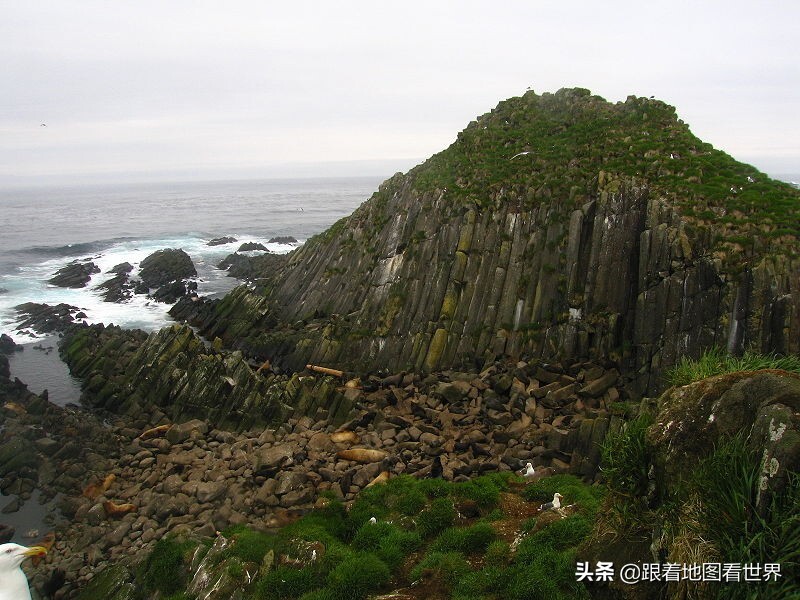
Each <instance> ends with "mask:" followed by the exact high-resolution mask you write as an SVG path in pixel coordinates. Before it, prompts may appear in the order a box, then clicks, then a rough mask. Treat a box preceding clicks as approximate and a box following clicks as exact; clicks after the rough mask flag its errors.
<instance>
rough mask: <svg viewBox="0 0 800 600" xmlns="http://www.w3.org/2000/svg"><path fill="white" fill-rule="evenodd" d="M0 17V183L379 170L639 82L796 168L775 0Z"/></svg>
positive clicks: (694, 117)
mask: <svg viewBox="0 0 800 600" xmlns="http://www.w3.org/2000/svg"><path fill="white" fill-rule="evenodd" d="M0 15H1V16H0V53H1V54H0V185H15V184H20V183H25V184H27V183H35V182H63V181H97V180H105V181H108V180H115V179H118V180H127V179H141V180H147V179H170V178H172V179H187V178H188V179H195V178H200V179H215V178H227V177H261V176H266V177H269V176H297V175H334V174H343V175H354V174H384V173H386V174H390V173H392V172H394V171H397V170H406V169H408V168H410V167H411V166H413V165H414V164H416V163H417V162H419V161H420V160H423V159H424V158H427V157H428V156H429V155H430V154H432V153H434V152H437V151H439V150H441V149H443V148H445V147H446V146H448V145H449V144H450V143H451V142H452V141H453V140H454V139H455V136H456V134H457V132H458V131H460V130H461V129H463V128H464V127H465V126H466V125H467V123H468V122H469V121H470V120H472V119H474V118H475V117H476V116H478V115H479V114H482V113H484V112H486V111H488V110H490V109H491V108H493V107H494V106H495V105H496V104H497V102H499V101H500V100H502V99H504V98H507V97H510V96H515V95H519V94H522V93H524V92H525V90H526V88H528V87H531V88H532V89H534V90H535V91H537V92H540V93H541V92H545V91H555V90H557V89H559V88H561V87H571V86H579V87H586V88H589V89H590V90H592V92H594V93H595V94H599V95H601V96H603V97H604V98H606V99H608V100H614V101H616V100H624V99H625V97H626V96H627V95H629V94H636V95H642V96H651V95H655V96H656V97H657V98H659V99H661V100H664V101H666V102H668V103H670V104H673V105H675V106H676V107H677V109H678V114H679V116H680V117H681V118H683V119H684V121H686V122H688V123H689V124H690V126H691V127H692V130H693V131H694V133H695V134H697V135H698V136H699V137H701V138H702V139H704V140H705V141H708V142H711V143H712V144H714V146H716V147H717V148H721V149H723V150H725V151H727V152H728V153H730V154H732V155H733V156H734V157H736V158H738V159H740V160H744V161H746V162H751V163H753V164H755V165H756V166H757V167H759V168H761V169H762V170H765V171H767V172H769V173H773V174H774V173H796V172H800V143H798V139H800V116H798V108H799V107H800V59H798V56H800V54H798V51H797V38H798V24H800V3H799V2H790V1H789V0H785V1H782V0H776V1H774V2H773V1H770V2H752V1H748V2H742V1H736V0H734V1H731V0H727V1H716V0H714V1H697V0H694V1H691V2H689V1H681V0H672V1H670V2H661V1H651V2H641V1H636V2H633V1H630V2H627V1H626V2H621V1H613V0H608V1H606V2H594V1H584V2H576V1H565V0H560V1H552V2H549V1H548V2H545V1H537V0H528V1H525V2H503V1H501V0H494V1H492V2H484V1H474V2H469V1H460V2H437V1H435V0H428V1H425V2H421V1H416V0H404V1H403V2H392V3H389V2H381V1H379V0H370V1H347V0H339V1H338V2H330V1H325V2H323V1H319V2H312V1H302V0H295V1H293V2H285V1H284V2H274V1H272V0H260V1H254V2H244V1H235V0H234V1H229V2H224V3H223V2H204V1H199V0H192V1H178V0H168V1H164V0H159V1H157V2H151V1H149V0H137V1H135V2H133V1H122V0H117V1H108V0H102V1H93V0H73V1H67V0H61V1H53V0H11V1H9V0H0ZM41 123H45V124H46V125H47V126H46V127H42V126H41ZM361 161H364V162H361Z"/></svg>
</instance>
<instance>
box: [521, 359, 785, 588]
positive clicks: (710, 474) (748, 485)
mask: <svg viewBox="0 0 800 600" xmlns="http://www.w3.org/2000/svg"><path fill="white" fill-rule="evenodd" d="M760 358H761V359H763V358H764V357H760ZM745 364H762V362H761V360H760V359H755V358H752V357H751V359H750V361H745ZM714 372H716V370H714ZM650 423H651V421H650V420H649V419H648V418H647V417H645V416H641V417H639V418H637V419H635V420H634V421H631V422H629V423H628V424H627V427H626V428H625V429H623V430H622V431H621V432H619V433H617V434H614V435H609V436H608V437H607V438H606V441H605V443H604V446H603V466H602V469H603V473H604V475H605V478H606V483H607V485H608V495H607V498H606V502H605V503H604V506H603V510H602V511H601V512H600V513H599V515H600V518H599V522H598V524H597V526H596V528H595V532H594V534H598V533H605V534H611V536H612V537H613V538H616V539H621V540H624V541H627V542H629V543H637V542H642V541H645V543H646V544H648V545H649V543H650V541H651V536H652V534H653V532H661V539H660V540H659V543H660V544H661V546H662V548H664V549H665V551H668V552H669V556H668V557H667V560H668V561H670V562H676V563H687V564H688V563H695V564H701V563H703V562H729V563H740V564H760V565H764V564H766V563H779V564H780V565H781V573H782V577H781V579H780V580H778V581H777V582H770V583H769V585H768V587H764V585H759V586H758V587H752V586H750V587H748V586H745V585H741V584H737V583H730V584H720V585H717V586H715V587H714V588H713V589H709V590H707V591H706V592H704V593H706V595H704V596H703V597H709V598H712V597H716V598H719V599H722V598H726V599H727V598H756V597H758V598H795V597H798V594H800V585H799V584H798V581H800V514H798V512H797V506H798V503H799V502H800V476H798V475H797V474H791V475H790V477H789V481H788V485H787V488H786V490H784V492H782V493H781V494H780V495H775V496H773V497H772V498H771V500H770V505H769V506H767V507H761V508H759V507H758V505H757V500H758V497H759V493H760V492H759V480H760V475H761V456H760V452H756V451H754V450H752V449H751V448H749V447H748V445H747V440H746V439H745V438H744V436H742V435H738V436H734V437H731V438H727V439H726V440H724V441H723V442H721V443H720V444H718V445H717V446H716V447H715V448H714V451H713V452H712V453H711V454H709V455H708V456H706V457H705V458H703V459H702V460H700V462H699V464H697V465H696V466H694V467H693V468H690V469H688V470H687V472H686V473H685V474H684V475H683V476H682V477H681V478H680V480H679V481H677V482H673V484H672V486H671V487H670V489H669V490H662V494H664V497H660V498H655V497H652V494H650V492H651V491H652V490H651V489H650V486H651V485H653V483H654V482H653V481H652V479H653V474H652V471H651V469H652V468H653V466H654V454H653V451H652V448H651V447H650V446H649V445H648V442H647V438H646V430H647V428H648V426H649V425H650ZM556 525H557V526H558V527H556ZM565 526H567V520H565V521H562V522H560V523H557V524H554V525H553V526H551V527H549V528H548V529H547V530H546V531H547V532H548V534H550V533H551V532H552V534H554V535H555V534H557V537H556V539H565V538H568V537H569V533H565V532H563V531H559V529H560V528H563V527H565ZM576 526H577V527H579V525H578V524H576ZM575 535H576V536H578V537H580V535H581V532H580V531H577V532H576V533H575ZM600 544H601V545H603V544H608V540H607V539H606V540H605V541H602V542H600ZM520 552H522V547H520Z"/></svg>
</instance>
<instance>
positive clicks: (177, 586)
mask: <svg viewBox="0 0 800 600" xmlns="http://www.w3.org/2000/svg"><path fill="white" fill-rule="evenodd" d="M194 547H195V544H193V543H191V542H185V541H184V542H179V541H177V540H175V539H173V538H170V537H166V538H163V539H160V540H158V542H156V545H155V547H154V548H153V551H152V552H151V553H150V556H148V557H147V560H146V561H145V563H144V565H143V566H142V570H141V574H140V578H141V581H142V583H143V584H144V587H145V589H147V590H148V591H156V590H158V591H159V592H162V593H163V594H166V595H169V594H175V593H177V592H179V591H180V590H182V589H183V588H185V587H186V578H187V575H188V571H187V569H186V566H185V558H186V555H187V553H188V552H189V551H191V550H192V549H193V548H194Z"/></svg>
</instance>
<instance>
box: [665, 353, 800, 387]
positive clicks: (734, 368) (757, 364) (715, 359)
mask: <svg viewBox="0 0 800 600" xmlns="http://www.w3.org/2000/svg"><path fill="white" fill-rule="evenodd" d="M759 369H782V370H784V371H789V372H791V373H798V374H800V357H798V356H795V355H789V356H778V355H775V354H766V355H765V354H757V353H755V352H745V353H744V355H742V356H733V355H731V354H728V353H727V352H725V351H724V350H722V349H720V348H712V349H710V350H707V351H706V352H704V353H703V355H702V356H701V357H700V358H699V359H697V360H694V359H691V358H687V357H685V356H684V357H682V358H681V360H680V362H679V363H678V364H677V365H676V366H675V367H673V368H672V369H671V370H670V371H669V372H668V373H667V374H666V380H667V382H668V383H669V385H678V386H681V385H688V384H690V383H693V382H695V381H700V380H701V379H705V378H706V377H713V376H714V375H722V374H724V373H736V372H738V371H757V370H759Z"/></svg>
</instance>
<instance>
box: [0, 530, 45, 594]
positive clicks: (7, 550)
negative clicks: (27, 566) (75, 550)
mask: <svg viewBox="0 0 800 600" xmlns="http://www.w3.org/2000/svg"><path fill="white" fill-rule="evenodd" d="M45 554H47V550H46V549H45V548H42V547H41V546H31V547H30V548H26V547H25V546H20V545H19V544H0V600H31V590H30V588H29V587H28V578H27V577H25V573H23V572H22V569H20V568H19V566H20V565H21V564H22V561H24V560H25V559H26V558H28V557H29V556H43V555H45Z"/></svg>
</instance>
